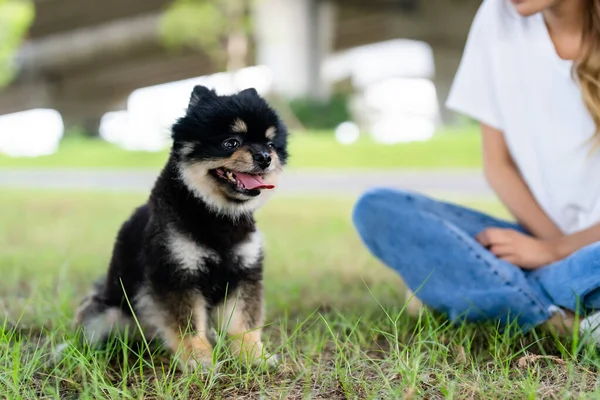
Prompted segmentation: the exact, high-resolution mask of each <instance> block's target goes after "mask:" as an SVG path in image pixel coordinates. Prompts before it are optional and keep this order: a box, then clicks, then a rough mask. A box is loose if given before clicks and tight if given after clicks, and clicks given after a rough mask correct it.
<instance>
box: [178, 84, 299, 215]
mask: <svg viewBox="0 0 600 400" xmlns="http://www.w3.org/2000/svg"><path fill="white" fill-rule="evenodd" d="M172 137H173V149H172V154H173V157H174V159H175V161H176V163H177V167H178V168H179V172H180V174H181V178H182V180H183V182H184V183H185V184H186V185H187V187H188V188H189V189H190V190H191V191H192V192H193V193H194V194H195V195H196V196H198V197H200V198H201V199H202V200H204V201H205V202H206V203H207V204H208V205H209V206H211V207H213V208H214V209H215V210H216V211H218V212H221V213H224V214H229V215H232V216H236V215H240V214H243V213H245V212H251V211H253V210H255V209H256V208H258V207H259V206H261V205H262V204H264V202H265V200H266V199H267V197H268V196H269V193H270V191H272V190H273V189H274V188H275V186H276V185H277V182H278V178H279V175H280V173H281V172H282V170H283V167H284V166H285V164H286V162H287V156H288V154H287V130H286V128H285V126H284V124H283V123H282V122H281V120H280V119H279V117H278V116H277V114H276V112H275V111H274V110H273V109H271V107H269V105H268V104H267V102H266V101H265V100H264V99H263V98H261V97H260V96H259V95H258V93H257V92H256V90H254V89H246V90H243V91H241V92H239V93H237V94H235V95H232V96H219V95H217V94H216V93H215V92H214V91H212V90H209V89H207V88H205V87H203V86H196V87H195V88H194V90H193V92H192V95H191V98H190V102H189V106H188V110H187V112H186V114H185V116H184V117H182V118H181V119H179V120H178V121H177V123H175V125H174V126H173V135H172Z"/></svg>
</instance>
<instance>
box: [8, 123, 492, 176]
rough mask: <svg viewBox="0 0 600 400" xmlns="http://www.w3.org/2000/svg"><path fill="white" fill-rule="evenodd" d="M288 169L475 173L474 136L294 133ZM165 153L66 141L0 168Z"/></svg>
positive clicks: (141, 161)
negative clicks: (394, 139) (394, 140)
mask: <svg viewBox="0 0 600 400" xmlns="http://www.w3.org/2000/svg"><path fill="white" fill-rule="evenodd" d="M290 154H291V156H290V166H291V167H292V168H348V167H350V168H439V167H444V168H478V167H479V166H480V165H481V155H480V137H479V134H478V133H477V132H476V131H474V130H473V131H464V132H463V131H461V132H454V131H442V132H440V133H439V134H438V135H436V136H435V137H434V138H433V139H432V140H430V141H427V142H416V143H406V144H396V145H382V144H378V143H375V142H373V141H372V140H370V139H369V138H367V137H362V138H361V139H360V140H359V141H357V142H356V143H354V144H352V145H342V144H339V143H338V142H337V141H336V140H335V138H334V136H333V133H331V132H307V133H294V134H292V136H291V138H290ZM166 156H167V152H166V151H161V152H142V151H127V150H123V149H120V148H118V147H116V146H114V145H112V144H110V143H108V142H105V141H102V140H99V139H96V140H92V139H87V138H82V137H67V138H66V139H64V140H63V142H62V143H61V146H60V149H59V151H58V152H57V153H55V154H53V155H49V156H41V157H34V158H24V157H19V158H13V157H8V156H6V155H0V168H9V167H44V168H59V167H93V168H152V169H158V168H160V167H162V166H163V164H164V162H165V160H166Z"/></svg>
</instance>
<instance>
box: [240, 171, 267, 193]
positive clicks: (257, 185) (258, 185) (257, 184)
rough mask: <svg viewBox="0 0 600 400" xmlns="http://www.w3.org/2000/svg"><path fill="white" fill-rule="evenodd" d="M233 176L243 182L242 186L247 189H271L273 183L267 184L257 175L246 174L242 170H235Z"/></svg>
mask: <svg viewBox="0 0 600 400" xmlns="http://www.w3.org/2000/svg"><path fill="white" fill-rule="evenodd" d="M235 176H236V177H237V178H238V179H239V180H240V181H241V182H242V183H243V184H244V187H245V188H246V189H248V190H252V189H273V188H274V187H275V186H274V185H268V184H266V183H264V182H263V180H262V178H261V177H260V176H258V175H248V174H244V173H242V172H236V173H235Z"/></svg>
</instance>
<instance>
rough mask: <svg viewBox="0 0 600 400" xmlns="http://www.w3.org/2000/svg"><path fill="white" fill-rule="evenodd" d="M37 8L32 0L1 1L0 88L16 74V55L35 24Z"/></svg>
mask: <svg viewBox="0 0 600 400" xmlns="http://www.w3.org/2000/svg"><path fill="white" fill-rule="evenodd" d="M34 14H35V8H34V5H33V2H32V1H30V0H0V87H3V86H5V85H7V84H8V83H9V82H10V80H11V79H12V78H13V76H14V73H15V65H14V54H15V51H16V50H17V49H18V48H19V45H20V44H21V40H22V39H23V37H24V36H25V34H26V33H27V30H28V29H29V26H30V25H31V23H32V22H33V17H34Z"/></svg>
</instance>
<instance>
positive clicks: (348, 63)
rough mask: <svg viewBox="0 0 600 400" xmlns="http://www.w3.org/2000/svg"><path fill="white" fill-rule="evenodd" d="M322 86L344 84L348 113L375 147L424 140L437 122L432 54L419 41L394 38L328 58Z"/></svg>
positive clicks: (437, 105) (430, 133) (428, 47)
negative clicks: (351, 91) (349, 92)
mask: <svg viewBox="0 0 600 400" xmlns="http://www.w3.org/2000/svg"><path fill="white" fill-rule="evenodd" d="M322 74H323V76H324V77H325V79H326V80H327V82H328V84H334V83H335V82H338V81H341V80H344V79H348V78H349V79H350V80H351V82H352V85H353V87H354V88H355V90H356V94H355V96H353V98H352V100H351V105H350V108H351V111H352V114H353V116H354V118H355V119H356V122H357V123H358V125H359V126H360V128H361V130H362V131H365V132H368V133H370V134H371V135H372V136H373V139H374V140H376V141H378V142H381V143H388V144H391V143H398V142H409V141H419V140H427V139H429V138H431V137H432V136H433V134H434V131H435V128H436V125H437V122H438V120H439V117H440V116H439V113H440V110H439V102H438V96H437V92H436V88H435V85H434V83H433V77H434V75H435V67H434V60H433V51H432V49H431V47H430V46H429V45H427V44H426V43H424V42H419V41H414V40H406V39H397V40H389V41H385V42H380V43H375V44H370V45H366V46H360V47H356V48H354V49H351V50H348V51H345V52H341V53H338V54H334V55H333V56H331V57H329V58H328V59H327V60H326V61H325V63H324V65H323V69H322Z"/></svg>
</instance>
